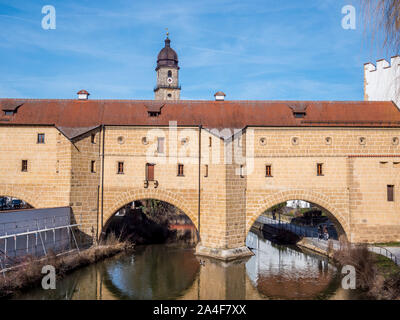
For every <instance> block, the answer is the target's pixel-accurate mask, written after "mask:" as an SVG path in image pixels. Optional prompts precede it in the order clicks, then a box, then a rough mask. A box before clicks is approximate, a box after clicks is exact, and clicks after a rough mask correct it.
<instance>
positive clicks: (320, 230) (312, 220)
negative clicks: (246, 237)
mask: <svg viewBox="0 0 400 320" xmlns="http://www.w3.org/2000/svg"><path fill="white" fill-rule="evenodd" d="M268 227H270V228H268ZM254 228H255V229H258V230H260V228H261V229H262V230H264V231H266V233H267V235H268V233H271V234H272V235H273V234H274V233H276V234H278V233H279V237H278V238H277V240H285V238H287V239H286V240H287V241H289V242H290V234H291V233H292V234H296V235H297V236H298V237H297V238H302V237H310V238H318V239H322V240H329V239H333V240H339V238H345V239H347V237H346V232H345V230H344V228H343V226H342V224H341V223H340V222H339V220H338V219H337V217H336V216H335V215H334V214H333V213H331V212H330V211H329V210H327V209H326V208H325V207H323V206H321V205H319V204H317V203H314V202H310V201H305V200H302V199H290V200H287V201H283V202H280V203H278V204H275V205H274V206H272V207H269V208H268V209H266V210H265V211H263V212H262V213H261V215H260V216H259V217H257V219H256V220H255V222H254V223H253V225H252V226H251V229H253V230H254ZM276 234H275V235H274V236H275V238H276ZM292 240H293V241H295V240H296V239H295V237H294V238H292Z"/></svg>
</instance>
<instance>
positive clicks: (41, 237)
mask: <svg viewBox="0 0 400 320" xmlns="http://www.w3.org/2000/svg"><path fill="white" fill-rule="evenodd" d="M78 226H80V224H67V225H62V226H53V227H47V226H44V227H43V228H40V225H39V223H38V222H37V228H36V229H35V230H29V228H28V229H27V230H26V231H23V232H18V233H13V234H8V233H7V232H5V234H4V235H1V236H0V245H1V249H0V272H2V273H3V275H4V270H7V269H8V268H9V267H11V266H14V265H17V264H20V263H21V262H23V260H24V259H25V258H26V257H27V256H36V257H41V256H45V255H47V253H48V252H49V250H52V251H53V252H55V253H57V252H64V251H67V250H70V249H71V248H72V247H75V249H76V250H78V252H79V251H80V249H79V245H78V240H77V238H76V236H75V232H74V230H73V228H76V227H78ZM63 230H65V231H64V232H63Z"/></svg>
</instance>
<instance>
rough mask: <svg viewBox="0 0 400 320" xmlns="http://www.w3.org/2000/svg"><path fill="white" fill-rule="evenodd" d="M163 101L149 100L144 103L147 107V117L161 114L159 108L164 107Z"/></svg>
mask: <svg viewBox="0 0 400 320" xmlns="http://www.w3.org/2000/svg"><path fill="white" fill-rule="evenodd" d="M164 105H165V103H164V102H163V103H160V102H150V103H147V104H145V107H146V109H147V114H148V115H149V117H152V118H154V117H158V116H159V115H160V114H161V109H162V107H164Z"/></svg>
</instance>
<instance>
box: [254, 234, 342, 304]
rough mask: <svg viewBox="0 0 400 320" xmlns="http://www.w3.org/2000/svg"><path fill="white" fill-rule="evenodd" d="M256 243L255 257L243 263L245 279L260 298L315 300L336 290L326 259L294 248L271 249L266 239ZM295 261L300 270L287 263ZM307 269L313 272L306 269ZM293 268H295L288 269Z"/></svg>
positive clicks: (332, 274)
mask: <svg viewBox="0 0 400 320" xmlns="http://www.w3.org/2000/svg"><path fill="white" fill-rule="evenodd" d="M260 243H261V245H259V246H258V249H257V250H255V253H256V255H255V256H253V257H251V258H250V259H249V260H248V261H247V262H246V275H247V277H248V279H249V281H250V283H251V284H252V285H253V286H254V287H255V288H256V289H257V290H258V292H259V293H260V294H262V295H263V296H264V297H266V298H272V299H315V298H319V297H327V296H330V295H332V294H333V293H334V292H335V290H336V289H337V286H338V283H339V282H338V279H339V276H338V273H337V272H336V268H334V267H333V266H329V265H328V260H327V259H325V258H323V257H320V256H319V255H317V254H311V253H304V252H303V251H302V250H301V249H299V248H296V247H293V248H290V247H286V246H272V245H271V243H270V241H269V240H266V239H260ZM260 258H261V259H260ZM262 258H264V259H262ZM273 259H275V261H273ZM299 259H302V260H303V264H304V266H303V269H301V268H299V267H298V266H296V263H295V262H292V263H291V262H290V260H292V261H293V260H299ZM263 260H264V261H263ZM320 262H322V263H323V266H322V268H321V264H320ZM310 265H311V266H312V269H314V270H312V269H311V270H310V269H309V266H310ZM293 266H296V268H292V269H290V267H293ZM300 267H301V263H300Z"/></svg>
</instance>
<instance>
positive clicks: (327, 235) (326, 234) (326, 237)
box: [324, 226, 329, 240]
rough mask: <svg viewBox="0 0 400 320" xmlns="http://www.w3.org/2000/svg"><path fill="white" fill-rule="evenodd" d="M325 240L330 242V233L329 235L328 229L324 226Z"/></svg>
mask: <svg viewBox="0 0 400 320" xmlns="http://www.w3.org/2000/svg"><path fill="white" fill-rule="evenodd" d="M324 239H325V240H328V239H329V233H328V228H327V227H326V226H324Z"/></svg>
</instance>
